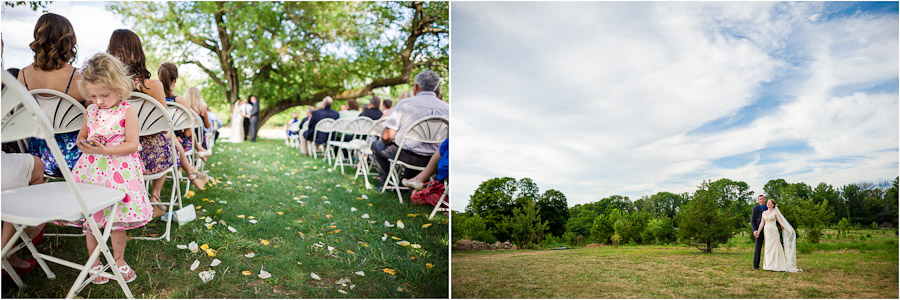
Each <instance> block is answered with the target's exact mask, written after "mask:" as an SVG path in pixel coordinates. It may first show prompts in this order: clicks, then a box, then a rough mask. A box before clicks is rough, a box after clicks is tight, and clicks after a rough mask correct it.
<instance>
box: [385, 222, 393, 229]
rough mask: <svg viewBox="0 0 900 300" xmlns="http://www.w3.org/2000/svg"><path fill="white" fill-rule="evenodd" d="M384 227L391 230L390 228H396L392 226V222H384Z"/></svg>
mask: <svg viewBox="0 0 900 300" xmlns="http://www.w3.org/2000/svg"><path fill="white" fill-rule="evenodd" d="M384 227H389V228H390V227H394V225H392V224H391V222H388V221H384Z"/></svg>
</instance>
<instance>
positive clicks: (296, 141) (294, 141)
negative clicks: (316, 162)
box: [284, 121, 303, 149]
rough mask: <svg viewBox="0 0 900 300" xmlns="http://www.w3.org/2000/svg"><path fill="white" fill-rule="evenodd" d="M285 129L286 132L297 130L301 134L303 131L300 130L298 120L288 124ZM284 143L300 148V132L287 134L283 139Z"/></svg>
mask: <svg viewBox="0 0 900 300" xmlns="http://www.w3.org/2000/svg"><path fill="white" fill-rule="evenodd" d="M287 130H288V132H299V133H301V134H302V133H303V132H302V131H300V130H301V128H300V122H299V121H298V122H294V123H290V124H288V128H287ZM284 144H285V145H287V146H288V147H291V148H295V149H300V134H295V135H291V134H288V136H287V138H286V139H285V140H284Z"/></svg>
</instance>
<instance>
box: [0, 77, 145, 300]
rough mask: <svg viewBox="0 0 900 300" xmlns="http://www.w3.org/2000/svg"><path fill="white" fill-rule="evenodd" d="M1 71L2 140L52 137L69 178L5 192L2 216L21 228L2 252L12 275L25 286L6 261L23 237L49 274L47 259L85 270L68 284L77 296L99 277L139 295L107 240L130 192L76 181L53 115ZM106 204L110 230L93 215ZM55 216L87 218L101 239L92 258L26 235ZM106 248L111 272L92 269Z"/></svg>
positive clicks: (55, 154) (128, 293)
mask: <svg viewBox="0 0 900 300" xmlns="http://www.w3.org/2000/svg"><path fill="white" fill-rule="evenodd" d="M2 73H3V74H2V83H3V91H2V103H0V106H2V112H0V113H2V115H3V121H2V138H0V140H2V141H3V142H7V141H14V140H17V139H22V138H26V137H37V138H42V139H44V140H47V141H50V142H49V143H47V146H48V147H49V148H50V152H51V153H52V154H53V159H54V160H56V161H57V162H58V163H59V169H60V172H61V173H62V175H63V178H64V179H65V182H51V183H46V184H40V185H33V186H26V187H21V188H15V189H10V190H5V191H2V197H3V206H2V212H0V219H2V220H3V221H5V222H8V223H10V224H13V227H15V229H16V233H15V234H14V235H13V237H12V239H10V240H9V242H8V243H7V244H6V245H5V246H4V247H3V249H2V251H0V258H2V267H3V269H5V270H6V271H7V273H8V274H9V275H10V277H12V278H13V281H14V282H15V283H16V285H18V286H19V287H22V286H23V283H22V280H21V278H19V276H18V275H17V274H16V272H15V270H13V269H12V266H11V265H10V264H9V262H8V261H7V260H6V256H7V254H9V253H10V251H12V249H13V246H14V245H15V241H16V240H19V239H21V240H22V242H23V244H24V246H25V247H27V248H28V250H29V251H30V252H31V254H32V255H33V256H34V258H35V260H37V262H38V264H39V265H40V266H41V269H43V270H44V273H46V274H47V277H48V278H51V279H52V278H55V277H56V275H55V274H53V272H52V271H50V268H49V267H48V266H47V262H46V261H50V262H54V263H57V264H61V265H63V266H67V267H71V268H74V269H78V270H81V272H80V273H79V274H78V277H77V278H76V279H75V283H74V284H73V285H72V287H71V288H70V289H69V292H68V294H67V295H66V297H67V298H74V297H75V294H76V293H78V291H80V290H81V288H83V287H84V285H83V284H86V283H89V282H90V280H92V278H94V277H96V276H103V277H106V278H110V279H115V280H116V282H118V283H119V286H120V287H121V288H122V291H123V292H124V293H125V296H126V297H128V298H134V296H133V295H132V294H131V289H129V288H128V284H127V283H125V279H124V278H123V277H122V274H121V273H120V272H119V268H118V265H116V260H115V258H114V257H113V255H112V253H111V252H110V251H109V248H110V247H109V245H108V242H109V237H110V235H111V234H112V227H113V226H112V221H113V220H114V219H115V218H114V216H115V214H117V213H120V210H119V202H120V201H122V199H124V198H125V192H123V191H120V190H117V189H113V188H107V187H104V186H99V185H93V184H86V183H76V182H75V179H74V178H73V177H72V173H71V170H69V167H68V166H67V165H66V162H65V158H64V157H63V154H62V151H61V150H60V148H59V145H57V144H56V143H54V142H53V140H54V138H53V129H52V128H53V126H52V125H51V123H50V120H49V119H48V118H47V116H46V115H45V114H44V113H42V112H41V108H40V107H39V106H38V104H37V103H35V102H34V101H33V99H34V98H33V97H32V96H31V95H30V94H29V93H28V91H26V90H25V87H23V86H22V85H21V84H19V82H18V81H16V79H15V78H13V77H12V75H10V74H9V73H7V72H2ZM17 107H19V108H17ZM106 208H111V210H110V212H111V213H112V215H111V216H110V217H109V218H107V223H106V224H104V227H105V229H104V230H103V231H101V230H100V227H99V225H98V224H97V222H96V221H95V220H94V217H93V215H94V214H96V213H100V214H102V213H104V210H105V209H106ZM54 220H64V221H70V222H77V221H81V220H84V221H85V222H86V223H87V225H88V227H89V228H90V231H91V234H93V235H94V238H96V239H97V242H98V245H97V247H96V248H94V251H93V252H92V253H91V254H90V256H89V257H88V260H87V263H85V264H84V265H79V264H77V263H74V262H69V261H66V260H63V259H60V258H56V257H53V256H50V255H46V254H42V253H40V252H38V251H37V248H35V246H34V244H33V243H32V242H31V238H29V237H28V234H25V230H24V229H25V227H26V226H37V225H40V224H43V223H47V222H50V221H54ZM101 253H102V254H103V257H104V258H105V259H106V261H107V264H108V267H111V268H112V270H113V273H112V274H109V273H107V272H105V271H97V270H91V267H92V266H93V264H94V262H95V261H97V260H98V259H99V258H100V254H101ZM89 273H90V274H93V275H92V276H91V277H90V279H89V278H88V274H89Z"/></svg>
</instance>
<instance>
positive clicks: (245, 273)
mask: <svg viewBox="0 0 900 300" xmlns="http://www.w3.org/2000/svg"><path fill="white" fill-rule="evenodd" d="M241 274H242V275H244V276H250V275H253V273H251V272H250V271H241Z"/></svg>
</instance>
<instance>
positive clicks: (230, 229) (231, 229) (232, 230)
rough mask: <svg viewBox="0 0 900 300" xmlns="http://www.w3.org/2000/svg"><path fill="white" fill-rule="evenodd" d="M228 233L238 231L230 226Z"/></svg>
mask: <svg viewBox="0 0 900 300" xmlns="http://www.w3.org/2000/svg"><path fill="white" fill-rule="evenodd" d="M228 231H231V232H237V229H234V227H231V226H228Z"/></svg>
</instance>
